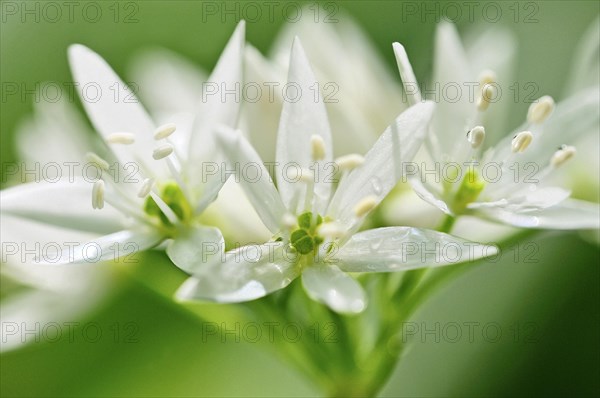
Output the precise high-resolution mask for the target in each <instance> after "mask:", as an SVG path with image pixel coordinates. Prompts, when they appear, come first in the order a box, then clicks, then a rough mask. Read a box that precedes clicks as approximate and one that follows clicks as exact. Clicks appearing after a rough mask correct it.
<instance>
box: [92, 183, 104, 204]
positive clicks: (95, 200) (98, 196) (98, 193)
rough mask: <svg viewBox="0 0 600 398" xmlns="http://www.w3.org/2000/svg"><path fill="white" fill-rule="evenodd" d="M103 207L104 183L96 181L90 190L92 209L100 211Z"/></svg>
mask: <svg viewBox="0 0 600 398" xmlns="http://www.w3.org/2000/svg"><path fill="white" fill-rule="evenodd" d="M103 207H104V181H102V180H97V181H96V182H94V187H93V188H92V208H93V209H102V208H103Z"/></svg>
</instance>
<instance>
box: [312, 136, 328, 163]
mask: <svg viewBox="0 0 600 398" xmlns="http://www.w3.org/2000/svg"><path fill="white" fill-rule="evenodd" d="M310 147H311V150H312V159H313V160H314V161H317V160H323V159H325V141H323V137H321V136H320V135H317V134H314V135H312V136H311V137H310Z"/></svg>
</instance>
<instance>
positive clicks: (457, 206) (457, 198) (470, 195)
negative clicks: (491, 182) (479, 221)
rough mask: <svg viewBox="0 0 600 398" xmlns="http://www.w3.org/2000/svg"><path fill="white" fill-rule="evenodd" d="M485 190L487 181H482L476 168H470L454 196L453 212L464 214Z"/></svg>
mask: <svg viewBox="0 0 600 398" xmlns="http://www.w3.org/2000/svg"><path fill="white" fill-rule="evenodd" d="M483 188H485V181H483V180H482V179H481V177H480V176H479V173H478V172H477V170H475V168H469V170H468V171H467V173H466V174H465V177H464V178H463V180H462V181H461V183H460V186H459V187H458V190H457V191H456V194H455V195H454V200H453V201H452V210H453V211H454V212H455V213H456V214H461V213H464V211H465V210H466V208H467V206H468V205H469V203H472V202H474V201H475V200H477V198H478V197H479V194H481V191H483Z"/></svg>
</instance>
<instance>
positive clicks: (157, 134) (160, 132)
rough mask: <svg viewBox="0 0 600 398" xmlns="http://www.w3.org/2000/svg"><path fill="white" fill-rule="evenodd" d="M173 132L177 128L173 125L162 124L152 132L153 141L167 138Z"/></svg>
mask: <svg viewBox="0 0 600 398" xmlns="http://www.w3.org/2000/svg"><path fill="white" fill-rule="evenodd" d="M175 130H177V126H175V124H174V123H167V124H163V125H162V126H159V127H158V128H157V129H156V130H154V139H155V140H156V141H158V140H162V139H164V138H167V137H169V136H170V135H171V134H173V133H174V132H175Z"/></svg>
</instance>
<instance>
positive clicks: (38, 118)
mask: <svg viewBox="0 0 600 398" xmlns="http://www.w3.org/2000/svg"><path fill="white" fill-rule="evenodd" d="M33 105H34V113H33V115H32V117H31V118H29V119H26V121H25V122H23V123H22V124H20V125H19V127H18V129H17V132H16V138H15V139H16V140H17V148H18V150H19V154H20V158H21V159H22V160H24V161H25V162H26V163H27V164H28V167H27V170H33V169H34V163H35V162H37V163H38V164H39V165H40V168H43V167H44V166H45V165H48V164H51V163H57V164H62V162H82V163H85V162H86V159H85V154H86V152H89V151H91V150H93V149H94V147H95V145H94V144H95V141H94V140H93V138H92V137H93V135H92V134H91V132H90V131H89V130H90V129H89V128H88V127H87V126H86V124H85V123H84V122H83V120H82V118H81V115H80V114H79V113H78V112H77V109H76V108H75V107H74V105H73V104H70V103H69V102H67V101H65V100H63V99H61V100H60V101H58V102H46V101H40V102H35V103H34V104H33ZM57 154H60V156H57ZM62 171H63V172H65V173H66V172H67V169H66V167H63V168H62Z"/></svg>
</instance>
